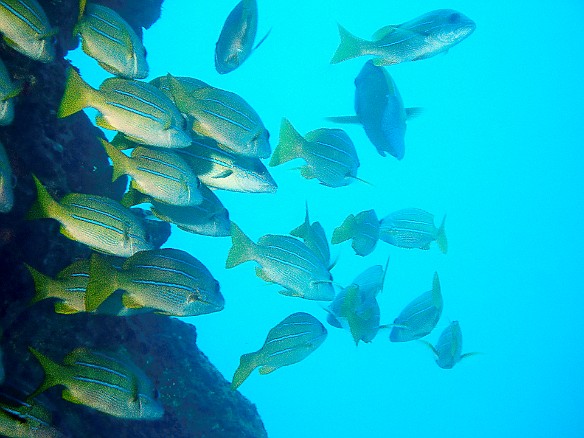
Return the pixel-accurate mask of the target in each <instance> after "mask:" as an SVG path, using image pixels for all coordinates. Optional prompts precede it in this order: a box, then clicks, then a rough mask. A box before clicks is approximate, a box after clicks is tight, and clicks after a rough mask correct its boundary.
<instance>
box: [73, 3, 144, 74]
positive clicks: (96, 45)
mask: <svg viewBox="0 0 584 438" xmlns="http://www.w3.org/2000/svg"><path fill="white" fill-rule="evenodd" d="M73 33H74V34H75V35H77V34H78V35H79V36H80V37H81V40H82V44H81V47H82V48H83V51H84V52H85V53H86V54H88V55H89V56H91V57H92V58H94V59H96V60H97V61H98V62H99V65H100V66H101V67H103V68H104V69H105V70H107V71H108V72H110V73H112V74H114V75H117V76H122V77H125V78H130V79H143V78H145V77H146V76H148V63H147V62H146V49H145V48H144V46H143V44H142V41H141V40H140V38H139V37H138V35H136V32H134V30H133V29H132V27H131V26H130V25H129V24H128V23H127V22H126V21H125V20H124V19H123V18H122V17H121V16H120V15H119V14H118V13H117V12H116V11H114V10H112V9H110V8H107V7H105V6H102V5H98V4H94V3H88V4H87V6H86V7H85V10H84V11H82V15H81V19H80V20H79V21H78V23H77V25H76V26H75V28H74V30H73Z"/></svg>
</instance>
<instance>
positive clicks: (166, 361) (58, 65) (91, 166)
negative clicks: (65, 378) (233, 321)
mask: <svg viewBox="0 0 584 438" xmlns="http://www.w3.org/2000/svg"><path fill="white" fill-rule="evenodd" d="M40 3H41V5H42V6H43V8H44V9H45V11H46V13H47V15H48V17H49V20H50V21H51V24H52V25H53V26H58V28H59V34H58V35H57V58H56V60H55V61H54V62H52V63H49V64H43V63H40V62H36V61H32V60H30V59H28V58H26V57H25V56H23V55H21V54H19V53H17V52H15V51H14V50H12V49H11V48H9V47H8V46H7V45H6V44H4V43H0V58H1V59H2V60H3V61H4V63H5V64H6V67H7V68H8V70H9V72H10V73H11V76H12V77H13V79H14V81H18V82H20V83H21V84H22V85H23V90H22V92H21V93H20V95H19V96H18V97H17V100H16V108H15V119H14V121H13V123H12V124H11V125H9V126H5V127H2V128H0V141H1V142H2V144H3V145H4V146H5V148H6V151H7V154H8V157H9V160H10V163H11V165H12V169H13V174H14V177H15V186H14V197H15V201H14V207H13V209H12V211H11V212H9V213H6V214H0V263H1V266H2V280H1V281H0V300H1V306H0V326H1V329H2V337H1V340H0V342H1V344H0V346H1V350H2V352H3V363H4V369H5V372H6V382H5V383H7V384H11V385H13V386H18V385H22V382H27V384H28V385H29V386H32V389H34V386H36V385H38V384H40V383H41V381H42V379H43V371H42V369H41V367H40V366H39V364H38V362H37V361H36V360H35V359H34V358H33V357H32V356H31V355H30V354H29V352H28V347H29V346H33V347H34V348H36V349H38V350H40V351H42V352H43V353H45V354H47V356H49V357H52V358H55V359H56V360H60V359H61V358H62V357H63V356H64V355H65V354H67V353H68V352H69V351H71V350H72V349H74V348H76V347H80V346H84V347H89V348H96V349H106V350H107V349H110V350H112V349H116V348H117V347H123V348H124V349H125V350H127V351H128V353H129V354H130V355H131V357H132V358H133V360H134V361H135V363H136V364H137V365H138V366H139V367H140V368H141V369H143V370H144V371H145V372H146V374H147V375H148V376H149V377H150V378H151V379H152V380H153V381H154V382H155V384H156V385H157V388H158V390H159V392H160V396H161V401H162V403H163V405H164V407H165V414H164V417H163V418H162V419H161V420H157V421H130V420H121V419H117V418H114V417H110V416H108V415H105V414H102V413H99V412H97V411H94V410H92V409H90V408H87V407H85V406H81V405H75V404H72V403H69V402H67V401H64V400H62V399H61V397H60V388H58V387H57V388H52V389H50V390H49V391H47V393H46V397H44V398H45V399H46V400H47V403H48V406H49V408H50V410H51V412H52V413H53V424H54V426H55V427H56V428H57V429H59V430H60V431H61V432H62V433H63V434H64V435H65V436H71V437H83V436H91V437H111V436H112V435H114V434H115V435H116V436H118V437H120V438H121V437H161V436H168V437H175V438H180V437H254V438H255V437H262V436H266V432H265V429H264V427H263V424H262V422H261V419H260V418H259V415H258V413H257V411H256V409H255V407H254V406H253V405H252V404H251V403H250V402H249V401H248V400H246V399H245V398H244V397H243V396H241V395H240V394H239V393H238V392H235V391H231V390H230V389H229V385H228V382H227V381H226V380H225V379H224V378H223V377H222V376H221V374H220V373H219V372H218V371H217V370H216V369H215V368H214V367H213V365H212V364H211V363H210V362H209V360H208V359H207V358H206V356H205V355H204V354H203V353H202V352H200V351H199V350H198V348H197V346H196V331H195V327H194V326H192V325H189V324H185V323H183V322H181V321H180V320H178V319H172V318H168V317H165V316H160V315H154V314H143V315H137V316H133V317H127V318H124V317H113V316H106V315H93V314H87V313H81V314H76V315H59V314H56V313H55V312H54V309H53V305H52V303H51V302H49V301H45V302H40V303H37V304H35V305H30V304H29V301H30V299H31V298H32V296H33V295H34V283H33V280H32V278H31V277H30V274H29V273H28V271H27V269H26V268H25V265H24V264H25V263H26V264H28V265H31V266H33V267H34V268H35V269H37V270H39V271H41V272H43V273H44V274H46V275H49V276H54V275H56V274H57V273H58V272H59V271H60V270H62V269H63V268H64V267H66V266H67V265H69V264H70V263H72V262H73V261H75V260H78V259H83V258H87V257H89V255H90V250H89V249H88V248H87V247H86V246H84V245H82V244H79V243H76V242H74V241H71V240H69V239H67V238H65V237H64V236H62V235H61V234H60V233H59V224H58V223H57V222H56V221H54V220H35V221H27V220H25V216H26V213H27V211H28V210H29V208H30V207H31V205H32V203H33V202H34V200H35V198H36V190H35V187H34V184H33V180H32V174H34V175H36V176H37V177H38V178H39V179H40V180H41V181H42V182H43V184H45V185H46V187H47V189H48V190H49V192H50V193H51V194H52V195H53V196H54V197H56V198H57V199H59V198H61V197H62V196H64V195H65V194H67V193H69V192H78V193H88V194H96V195H103V196H108V197H111V198H113V199H118V200H119V199H120V198H121V196H122V194H123V192H124V190H125V187H126V180H125V179H124V178H122V179H120V180H118V181H116V183H111V172H112V169H111V166H110V165H109V162H108V159H107V156H106V154H105V152H104V150H103V147H102V146H101V145H100V143H99V142H98V140H97V139H98V137H103V133H102V132H101V131H100V130H99V129H98V128H96V127H94V125H93V124H92V122H91V121H90V120H89V119H88V118H87V116H86V115H85V114H84V113H83V112H81V113H77V114H75V115H73V116H70V117H68V118H66V119H58V118H57V117H56V111H57V107H58V105H59V102H60V99H61V96H62V94H63V90H64V82H65V70H66V68H67V66H68V62H67V61H66V60H65V58H64V56H65V55H66V53H67V51H69V50H71V49H73V48H75V47H76V46H77V44H78V43H77V41H76V39H75V38H73V37H72V28H73V26H74V24H75V21H76V19H77V15H78V8H79V2H78V1H77V0H45V1H42V0H41V1H40ZM99 3H101V4H104V5H106V6H108V7H111V8H112V9H115V10H117V11H118V12H119V13H120V15H122V16H123V17H124V18H125V19H126V20H127V21H128V22H129V23H130V24H131V25H132V26H133V27H134V28H135V30H136V31H137V33H138V34H139V35H141V30H142V28H148V27H149V26H150V25H151V24H152V23H154V22H155V21H156V19H157V18H158V17H159V16H160V8H161V3H162V0H140V1H137V0H124V1H120V0H108V1H106V0H102V1H99ZM152 227H153V228H152V230H150V234H151V235H153V236H155V239H156V240H157V243H159V244H162V243H164V241H165V240H166V239H167V238H168V235H169V233H170V227H169V226H168V224H166V223H164V222H152ZM23 389H25V390H27V389H28V388H23ZM29 392H30V391H29Z"/></svg>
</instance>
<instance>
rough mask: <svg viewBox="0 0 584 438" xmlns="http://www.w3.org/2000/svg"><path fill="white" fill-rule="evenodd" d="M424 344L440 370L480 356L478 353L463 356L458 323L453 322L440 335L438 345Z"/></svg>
mask: <svg viewBox="0 0 584 438" xmlns="http://www.w3.org/2000/svg"><path fill="white" fill-rule="evenodd" d="M421 342H424V343H425V344H426V345H427V346H428V347H430V349H432V351H433V352H434V355H435V356H436V363H437V364H438V366H439V367H440V368H444V369H450V368H452V367H453V366H454V365H456V364H457V363H458V362H460V361H461V360H462V359H464V358H465V357H469V356H473V355H475V354H478V353H477V352H472V353H464V354H462V331H461V330H460V324H459V323H458V321H452V322H451V323H450V324H449V325H448V327H446V328H445V329H444V331H443V332H442V333H441V334H440V337H439V338H438V342H437V343H436V345H434V346H433V345H432V344H430V343H429V342H425V341H421Z"/></svg>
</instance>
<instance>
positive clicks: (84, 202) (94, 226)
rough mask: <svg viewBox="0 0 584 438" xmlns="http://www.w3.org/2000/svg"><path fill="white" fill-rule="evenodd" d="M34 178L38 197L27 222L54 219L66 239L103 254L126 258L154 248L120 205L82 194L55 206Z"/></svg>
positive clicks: (140, 225)
mask: <svg viewBox="0 0 584 438" xmlns="http://www.w3.org/2000/svg"><path fill="white" fill-rule="evenodd" d="M33 178H34V182H35V184H36V187H37V193H38V197H37V201H36V203H35V204H34V205H33V207H32V208H31V210H30V212H29V213H28V216H27V218H28V219H41V218H51V219H55V220H57V221H59V222H60V223H61V233H62V234H63V235H64V236H65V237H67V238H69V239H72V240H75V241H77V242H80V243H84V244H85V245H87V246H89V247H90V248H92V249H94V250H96V251H99V252H102V253H105V254H112V255H117V256H120V257H129V256H131V255H132V254H134V253H136V252H138V251H143V250H147V249H152V248H153V245H152V243H151V242H150V241H149V240H148V236H147V233H146V228H145V225H144V223H143V222H142V221H141V220H140V219H139V218H138V217H137V216H136V215H134V214H133V213H132V212H131V211H130V210H129V209H127V208H126V207H124V206H122V205H121V204H120V203H119V202H117V201H114V200H113V199H109V198H106V197H103V196H94V195H86V194H81V193H69V194H68V195H66V196H64V197H63V199H61V200H60V201H59V202H57V201H55V200H54V199H53V198H52V197H51V195H50V194H49V192H48V191H47V189H46V188H45V187H44V186H43V185H42V184H41V182H40V181H39V180H38V179H37V178H36V177H35V176H33Z"/></svg>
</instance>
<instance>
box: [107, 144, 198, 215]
mask: <svg viewBox="0 0 584 438" xmlns="http://www.w3.org/2000/svg"><path fill="white" fill-rule="evenodd" d="M100 141H101V144H102V145H103V146H104V148H105V150H106V152H107V154H108V156H109V157H110V159H111V160H112V163H113V167H114V169H113V175H112V181H115V180H116V179H118V178H119V177H120V176H122V175H129V176H130V177H131V178H132V182H131V184H130V187H132V188H134V189H136V190H138V191H140V192H142V193H144V194H147V195H150V196H152V197H153V198H155V199H156V200H158V201H160V202H165V203H167V204H171V205H179V206H191V205H198V204H200V203H201V202H203V197H202V196H201V191H200V186H201V182H200V181H199V179H198V178H197V175H195V174H194V172H193V171H192V170H191V168H190V167H189V165H188V164H187V163H186V162H185V161H184V160H183V159H182V158H181V157H180V156H179V155H177V154H175V153H174V152H173V151H171V150H163V149H151V148H146V147H143V146H138V147H136V148H134V149H133V150H132V154H131V156H130V157H128V156H127V155H125V154H124V153H123V152H121V151H119V150H118V149H117V148H116V147H114V146H113V145H111V144H110V143H108V142H107V141H105V140H102V139H100Z"/></svg>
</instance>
